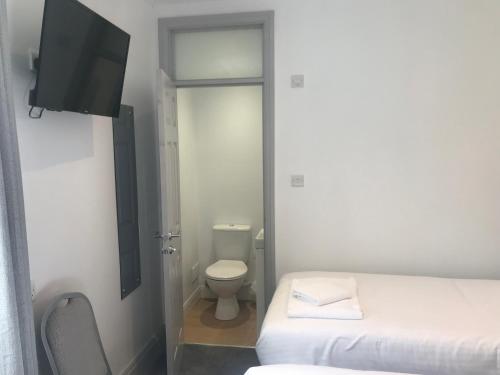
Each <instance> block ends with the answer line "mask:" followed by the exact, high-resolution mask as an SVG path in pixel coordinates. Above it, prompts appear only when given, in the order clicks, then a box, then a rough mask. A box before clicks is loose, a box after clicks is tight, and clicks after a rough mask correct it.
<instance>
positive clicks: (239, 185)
mask: <svg viewBox="0 0 500 375" xmlns="http://www.w3.org/2000/svg"><path fill="white" fill-rule="evenodd" d="M178 108H179V146H180V150H181V159H180V166H181V173H180V174H181V196H182V198H181V209H182V221H183V222H182V225H183V226H182V230H183V236H182V239H183V242H182V246H183V256H184V257H185V259H186V260H187V262H186V263H185V267H184V277H185V279H186V277H187V278H188V279H189V276H186V273H188V275H190V270H191V267H192V265H193V264H194V263H189V259H190V255H189V254H190V253H191V252H192V248H191V246H190V247H188V248H187V249H186V242H188V243H189V244H191V243H192V242H196V243H197V246H196V247H197V250H198V256H194V257H192V258H191V259H192V261H195V262H196V261H198V260H199V263H200V278H199V280H200V284H201V285H204V283H205V270H206V268H207V267H208V266H209V265H210V264H212V263H213V262H215V254H214V251H213V246H212V226H213V225H214V224H224V223H235V224H249V225H251V226H252V231H253V233H252V237H253V238H254V237H255V236H256V235H257V232H258V231H259V230H260V229H261V228H262V225H263V197H262V191H263V186H262V89H261V88H260V87H255V86H254V87H253V86H244V87H218V88H195V89H179V90H178ZM190 184H192V185H191V186H189V185H190ZM186 217H188V218H189V221H190V222H185V220H188V219H186ZM191 221H193V222H196V221H197V222H196V224H194V225H193V223H191ZM194 228H196V229H197V233H194V232H193V229H194ZM188 231H189V232H188ZM186 250H187V251H188V256H186V252H185V251H186ZM254 279H255V255H254V251H253V245H252V249H251V256H250V260H249V273H248V277H247V281H249V282H251V281H253V280H254ZM246 293H247V294H246V296H245V297H247V298H248V288H247V290H246ZM243 296H244V295H243V293H242V297H243ZM185 297H186V294H185Z"/></svg>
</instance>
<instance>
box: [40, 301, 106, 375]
mask: <svg viewBox="0 0 500 375" xmlns="http://www.w3.org/2000/svg"><path fill="white" fill-rule="evenodd" d="M42 342H43V346H44V348H45V352H46V353H47V357H48V360H49V363H50V367H51V368H52V371H53V373H54V375H90V374H92V375H111V369H110V367H109V364H108V360H107V359H106V354H105V353H104V349H103V347H102V342H101V337H100V336H99V331H98V330H97V324H96V321H95V316H94V311H93V310H92V305H91V304H90V301H89V300H88V298H87V297H85V296H84V295H83V294H81V293H67V294H62V295H60V296H58V297H57V298H55V299H54V301H53V302H52V303H51V304H50V305H49V307H48V308H47V311H45V314H44V315H43V318H42Z"/></svg>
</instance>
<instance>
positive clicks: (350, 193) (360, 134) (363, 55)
mask: <svg viewBox="0 0 500 375" xmlns="http://www.w3.org/2000/svg"><path fill="white" fill-rule="evenodd" d="M161 3H162V2H161V1H160V5H158V6H157V13H158V14H159V15H163V16H169V17H172V16H175V15H195V14H208V13H231V12H240V11H254V10H269V9H274V10H275V11H276V25H275V26H276V34H275V38H276V39H275V42H276V255H277V268H278V275H281V274H283V273H285V272H288V271H295V270H305V269H330V270H349V271H368V272H390V273H406V274H414V273H415V274H429V275H443V276H472V277H493V278H498V277H500V269H499V267H498V264H499V261H500V252H499V251H498V249H499V248H500V231H499V230H498V228H499V225H500V151H499V150H500V125H499V123H498V121H499V118H500V106H499V105H498V103H499V102H500V68H499V67H500V49H499V48H497V46H498V45H499V43H500V27H499V23H498V19H500V3H499V2H498V1H496V0H478V1H470V0H437V1H436V0H407V1H400V0H379V1H371V0H351V1H343V0H310V1H301V0H255V1H243V0H238V1H235V0H219V1H198V2H197V1H183V2H178V1H173V2H172V3H171V4H166V3H163V4H161ZM294 73H304V74H305V82H306V83H305V84H306V87H305V88H304V89H294V90H292V89H291V88H290V75H291V74H294ZM295 173H303V174H305V184H306V186H305V188H304V189H293V188H290V186H289V178H290V174H295Z"/></svg>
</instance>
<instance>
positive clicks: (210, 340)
mask: <svg viewBox="0 0 500 375" xmlns="http://www.w3.org/2000/svg"><path fill="white" fill-rule="evenodd" d="M216 303H217V301H216V300H207V299H200V300H198V302H196V303H195V304H194V305H193V306H192V307H191V308H189V309H188V311H186V312H185V313H184V341H185V342H186V343H189V344H212V345H235V346H255V343H256V341H257V319H256V311H255V302H240V313H239V315H238V317H237V318H236V319H234V320H229V321H221V320H217V319H215V306H216Z"/></svg>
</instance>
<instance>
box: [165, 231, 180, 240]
mask: <svg viewBox="0 0 500 375" xmlns="http://www.w3.org/2000/svg"><path fill="white" fill-rule="evenodd" d="M180 237H181V232H179V233H177V234H173V233H172V232H168V234H167V238H168V240H169V241H172V239H174V238H180Z"/></svg>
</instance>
